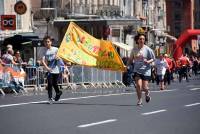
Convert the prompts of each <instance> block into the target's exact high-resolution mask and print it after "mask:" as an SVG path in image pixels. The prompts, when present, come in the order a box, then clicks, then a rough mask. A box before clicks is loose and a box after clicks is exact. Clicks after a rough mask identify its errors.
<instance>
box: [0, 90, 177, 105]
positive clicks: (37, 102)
mask: <svg viewBox="0 0 200 134" xmlns="http://www.w3.org/2000/svg"><path fill="white" fill-rule="evenodd" d="M175 90H177V89H172V90H163V91H151V92H170V91H175ZM131 94H135V92H132V93H119V94H106V95H94V96H84V97H77V98H63V99H60V100H59V101H68V100H80V99H89V98H97V97H106V96H119V95H131ZM47 102H48V101H33V102H24V103H13V104H5V105H0V108H4V107H13V106H22V105H29V104H39V103H47Z"/></svg>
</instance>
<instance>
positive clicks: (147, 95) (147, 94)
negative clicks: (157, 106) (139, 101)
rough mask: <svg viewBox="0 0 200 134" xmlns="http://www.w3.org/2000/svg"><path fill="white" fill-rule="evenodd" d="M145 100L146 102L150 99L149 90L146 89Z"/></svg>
mask: <svg viewBox="0 0 200 134" xmlns="http://www.w3.org/2000/svg"><path fill="white" fill-rule="evenodd" d="M145 100H146V102H147V103H148V102H149V101H150V100H151V97H150V93H149V91H147V93H146V97H145Z"/></svg>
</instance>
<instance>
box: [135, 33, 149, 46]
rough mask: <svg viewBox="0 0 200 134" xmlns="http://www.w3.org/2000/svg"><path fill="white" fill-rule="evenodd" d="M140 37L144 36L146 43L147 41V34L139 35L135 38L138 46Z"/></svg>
mask: <svg viewBox="0 0 200 134" xmlns="http://www.w3.org/2000/svg"><path fill="white" fill-rule="evenodd" d="M140 36H144V38H145V42H146V41H147V36H146V35H145V34H140V33H139V34H137V35H136V36H135V37H134V40H135V42H136V44H138V42H137V41H138V39H139V37H140Z"/></svg>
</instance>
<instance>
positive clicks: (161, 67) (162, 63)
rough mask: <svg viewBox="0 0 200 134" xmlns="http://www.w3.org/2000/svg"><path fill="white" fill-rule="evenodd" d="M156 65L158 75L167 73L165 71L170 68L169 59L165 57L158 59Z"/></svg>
mask: <svg viewBox="0 0 200 134" xmlns="http://www.w3.org/2000/svg"><path fill="white" fill-rule="evenodd" d="M155 67H156V70H157V71H156V72H157V75H165V72H166V70H167V68H168V64H167V61H166V60H165V59H162V60H160V59H156V61H155Z"/></svg>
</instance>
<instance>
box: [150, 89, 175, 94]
mask: <svg viewBox="0 0 200 134" xmlns="http://www.w3.org/2000/svg"><path fill="white" fill-rule="evenodd" d="M176 90H178V89H165V90H159V91H150V92H154V93H160V92H172V91H176Z"/></svg>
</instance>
